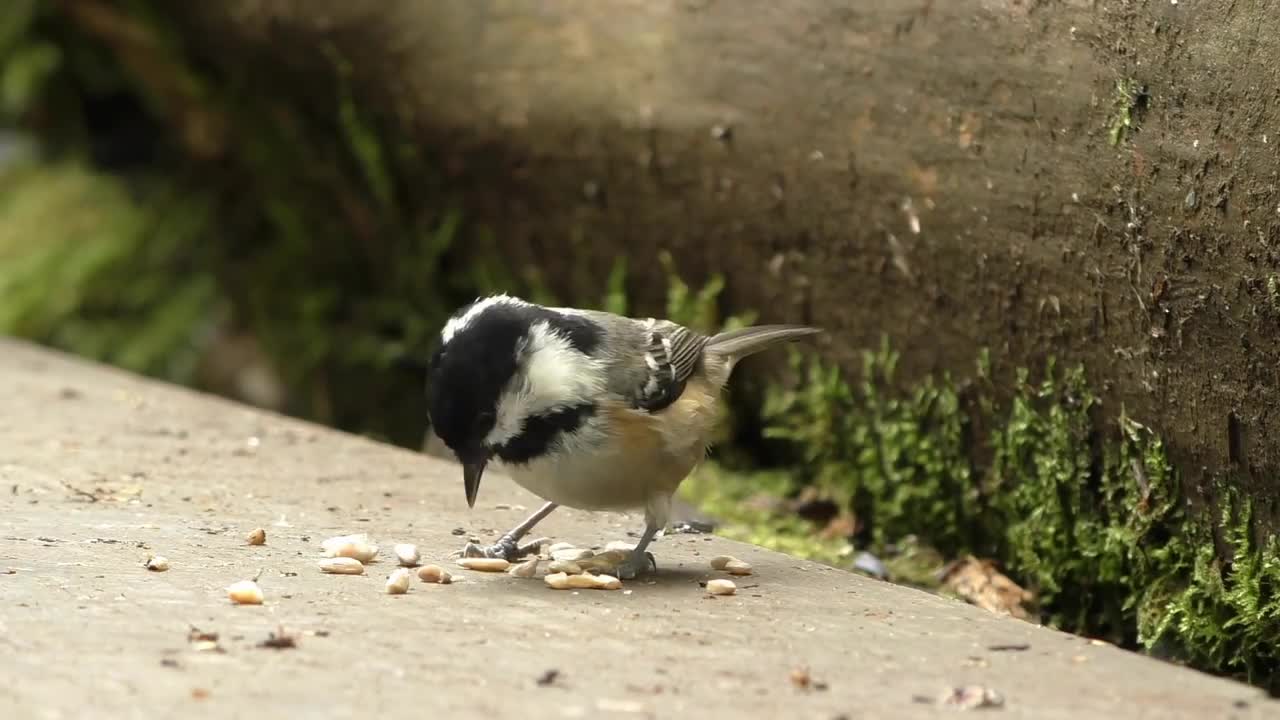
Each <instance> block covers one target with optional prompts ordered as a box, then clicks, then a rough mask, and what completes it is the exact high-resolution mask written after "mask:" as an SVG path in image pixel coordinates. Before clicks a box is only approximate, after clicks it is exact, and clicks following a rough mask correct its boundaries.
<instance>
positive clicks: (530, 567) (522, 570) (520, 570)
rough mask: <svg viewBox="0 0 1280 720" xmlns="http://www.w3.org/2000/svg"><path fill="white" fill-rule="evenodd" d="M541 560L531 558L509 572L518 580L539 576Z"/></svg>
mask: <svg viewBox="0 0 1280 720" xmlns="http://www.w3.org/2000/svg"><path fill="white" fill-rule="evenodd" d="M539 562H540V559H539V558H537V557H533V558H530V559H528V560H525V561H524V562H522V563H520V564H519V565H513V566H511V569H509V570H507V572H508V573H509V574H511V575H513V576H515V577H518V578H531V577H537V575H538V563H539Z"/></svg>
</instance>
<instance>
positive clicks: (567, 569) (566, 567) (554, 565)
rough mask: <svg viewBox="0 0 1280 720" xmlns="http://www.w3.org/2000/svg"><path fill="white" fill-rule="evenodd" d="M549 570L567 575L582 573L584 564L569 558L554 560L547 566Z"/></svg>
mask: <svg viewBox="0 0 1280 720" xmlns="http://www.w3.org/2000/svg"><path fill="white" fill-rule="evenodd" d="M547 572H550V573H553V574H554V573H564V574H565V575H581V574H582V572H583V571H582V566H581V565H579V564H578V563H576V562H571V561H569V560H553V561H552V562H551V565H550V566H549V567H548V568H547Z"/></svg>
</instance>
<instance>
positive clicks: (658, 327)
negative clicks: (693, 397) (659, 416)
mask: <svg viewBox="0 0 1280 720" xmlns="http://www.w3.org/2000/svg"><path fill="white" fill-rule="evenodd" d="M643 324H644V330H645V333H646V334H647V344H646V346H645V347H644V363H645V367H646V368H647V370H648V374H647V376H646V377H645V381H644V383H643V384H642V385H641V386H640V387H639V388H637V392H636V394H635V397H634V401H633V403H634V405H635V407H637V408H639V409H642V410H647V411H649V412H657V411H658V410H661V409H663V408H665V407H667V406H668V405H670V404H671V403H673V402H675V401H676V399H677V398H679V397H680V394H681V393H683V392H684V386H685V382H686V381H688V379H689V377H690V376H691V375H693V373H694V371H696V370H697V369H698V367H699V365H700V364H701V363H702V353H703V350H705V349H706V347H707V342H708V338H707V337H706V336H704V335H702V334H700V333H697V332H695V331H693V330H690V329H689V328H687V327H684V326H683V325H678V324H676V323H673V322H671V321H670V320H653V319H649V320H645V321H644V322H643Z"/></svg>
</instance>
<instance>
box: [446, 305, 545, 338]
mask: <svg viewBox="0 0 1280 720" xmlns="http://www.w3.org/2000/svg"><path fill="white" fill-rule="evenodd" d="M495 305H513V306H517V307H520V306H527V305H529V303H527V302H525V301H524V300H521V299H520V298H518V297H512V296H510V295H490V296H489V297H487V298H477V299H476V301H475V302H474V303H472V304H471V306H470V307H468V308H467V311H466V312H464V313H462V314H461V315H455V316H454V317H451V318H449V322H447V323H445V324H444V329H443V330H441V331H440V337H441V339H443V340H444V341H445V342H446V343H447V342H449V341H450V340H452V339H453V336H454V335H457V334H458V333H459V332H461V331H462V330H465V329H466V328H467V326H468V325H470V324H471V323H472V322H474V321H475V319H476V318H478V317H480V316H481V315H482V314H484V312H485V311H486V310H488V309H489V308H491V307H494V306H495Z"/></svg>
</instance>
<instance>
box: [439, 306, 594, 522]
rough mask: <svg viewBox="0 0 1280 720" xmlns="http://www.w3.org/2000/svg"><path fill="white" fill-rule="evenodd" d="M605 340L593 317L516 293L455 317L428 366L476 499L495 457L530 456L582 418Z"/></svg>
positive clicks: (450, 441) (444, 427) (447, 436)
mask: <svg viewBox="0 0 1280 720" xmlns="http://www.w3.org/2000/svg"><path fill="white" fill-rule="evenodd" d="M600 337H601V330H600V328H599V327H598V326H596V325H595V324H594V323H592V322H590V321H586V320H583V319H581V318H578V317H569V316H567V315H564V314H561V313H557V312H555V311H552V310H549V309H547V308H544V307H542V306H539V305H534V304H532V303H527V302H524V301H522V300H519V299H517V298H511V297H507V296H496V297H490V298H485V299H483V300H479V301H477V302H475V303H473V304H471V305H469V306H467V307H465V308H463V309H462V310H460V311H458V313H456V314H455V315H454V316H453V318H452V319H450V321H449V323H448V324H447V325H446V326H445V328H444V331H443V332H442V333H441V339H442V340H443V343H442V344H441V346H440V348H439V349H438V350H437V351H436V352H435V354H434V355H433V356H432V358H431V363H430V367H429V369H428V371H427V412H428V414H429V416H430V422H431V425H432V428H433V430H434V431H435V433H436V434H437V435H438V436H439V437H440V439H441V440H443V441H444V443H445V445H447V446H448V447H449V449H450V450H452V451H453V452H454V454H455V455H457V457H458V460H459V461H460V462H461V463H462V465H463V479H464V484H465V487H466V493H467V503H468V504H469V505H474V503H475V496H476V492H477V491H478V489H479V486H480V477H481V475H482V474H483V472H484V468H485V465H486V464H487V463H488V462H489V460H490V459H491V458H492V457H493V456H494V455H497V456H499V457H501V458H502V459H503V460H506V461H516V462H519V461H522V460H527V459H528V458H529V457H531V456H534V455H536V454H538V453H540V452H541V451H543V450H545V448H546V446H547V445H548V444H549V443H551V442H552V441H553V440H554V439H555V436H556V435H557V434H558V433H559V432H562V431H564V430H571V429H573V428H574V427H576V425H577V423H579V422H581V419H582V417H583V413H584V412H585V410H584V409H583V408H584V406H586V405H588V404H589V402H588V401H589V400H590V398H586V399H584V397H583V396H584V395H586V394H587V393H585V392H584V391H583V389H582V387H580V385H581V383H582V380H583V378H582V377H581V376H582V375H583V372H582V370H584V369H585V366H584V365H583V364H584V363H588V362H589V359H588V353H589V352H590V351H591V350H592V349H593V348H594V347H595V345H596V344H597V343H598V342H599V340H600Z"/></svg>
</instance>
